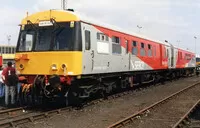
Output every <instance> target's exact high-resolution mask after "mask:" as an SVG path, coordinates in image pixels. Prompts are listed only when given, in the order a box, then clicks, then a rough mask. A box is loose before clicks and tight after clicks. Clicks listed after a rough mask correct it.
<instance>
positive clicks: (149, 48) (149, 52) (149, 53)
mask: <svg viewBox="0 0 200 128" xmlns="http://www.w3.org/2000/svg"><path fill="white" fill-rule="evenodd" d="M148 56H149V57H152V47H151V45H150V44H148Z"/></svg>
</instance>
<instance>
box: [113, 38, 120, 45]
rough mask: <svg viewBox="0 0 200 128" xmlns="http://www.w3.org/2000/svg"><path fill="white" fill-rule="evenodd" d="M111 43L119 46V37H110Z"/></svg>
mask: <svg viewBox="0 0 200 128" xmlns="http://www.w3.org/2000/svg"><path fill="white" fill-rule="evenodd" d="M112 42H113V43H117V44H120V39H119V37H117V36H113V37H112Z"/></svg>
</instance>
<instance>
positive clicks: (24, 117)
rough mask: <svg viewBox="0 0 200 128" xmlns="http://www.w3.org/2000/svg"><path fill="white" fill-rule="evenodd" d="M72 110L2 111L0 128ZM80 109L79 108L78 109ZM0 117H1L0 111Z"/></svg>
mask: <svg viewBox="0 0 200 128" xmlns="http://www.w3.org/2000/svg"><path fill="white" fill-rule="evenodd" d="M157 85H160V83H158V84H157ZM149 87H152V86H143V87H139V88H137V89H136V90H135V89H134V90H129V91H125V92H121V93H117V94H114V95H110V96H108V97H107V99H108V100H111V99H115V98H118V97H121V96H124V95H128V94H132V93H134V92H135V91H138V90H141V89H144V88H149ZM103 101H105V100H104V99H103V98H100V99H97V100H94V101H91V102H88V103H86V104H84V106H83V107H87V106H91V105H95V104H98V103H99V102H103ZM73 109H77V108H72V107H65V108H59V109H55V110H50V111H45V112H41V111H40V112H37V111H36V112H34V110H33V111H27V110H26V109H25V111H26V112H25V113H24V112H23V110H24V108H16V109H13V110H12V109H8V110H4V111H5V112H4V113H5V114H7V116H8V117H4V118H2V120H1V118H0V128H10V127H16V126H18V125H21V124H25V123H28V122H34V121H37V120H40V119H44V118H48V117H51V116H53V115H55V114H60V113H62V112H66V111H68V112H69V111H71V110H73ZM78 109H80V108H78ZM17 112H20V113H22V114H21V115H20V114H16V113H17ZM0 115H1V111H0Z"/></svg>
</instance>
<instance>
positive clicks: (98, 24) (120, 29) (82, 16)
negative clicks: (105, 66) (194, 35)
mask: <svg viewBox="0 0 200 128" xmlns="http://www.w3.org/2000/svg"><path fill="white" fill-rule="evenodd" d="M58 11H64V12H68V13H71V14H74V15H76V16H77V17H79V18H80V20H81V21H83V22H86V23H89V24H94V25H97V26H100V27H104V28H108V29H111V30H114V31H119V32H122V33H125V34H128V35H133V36H135V37H138V38H142V39H145V40H149V41H154V42H156V43H159V44H164V45H167V46H170V45H171V44H170V43H167V42H164V41H163V42H162V41H159V40H155V39H151V38H149V37H146V36H144V35H140V34H137V33H134V32H132V31H128V30H124V29H122V28H119V27H116V26H114V25H110V24H106V23H103V22H100V21H99V20H98V21H97V20H96V19H93V18H91V17H88V16H86V15H84V14H81V13H79V12H76V13H75V12H72V11H66V10H58ZM173 46H174V45H173ZM174 48H177V49H181V50H184V51H187V52H191V53H193V52H192V51H189V50H186V49H183V48H178V47H175V46H174Z"/></svg>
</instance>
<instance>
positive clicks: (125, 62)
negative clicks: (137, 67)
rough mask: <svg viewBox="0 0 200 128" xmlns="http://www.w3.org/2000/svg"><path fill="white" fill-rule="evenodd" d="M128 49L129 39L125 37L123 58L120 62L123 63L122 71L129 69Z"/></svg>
mask: <svg viewBox="0 0 200 128" xmlns="http://www.w3.org/2000/svg"><path fill="white" fill-rule="evenodd" d="M128 49H129V40H126V39H125V48H124V50H123V59H122V63H123V67H122V70H123V71H128V70H130V57H131V55H130V53H129V52H128Z"/></svg>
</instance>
